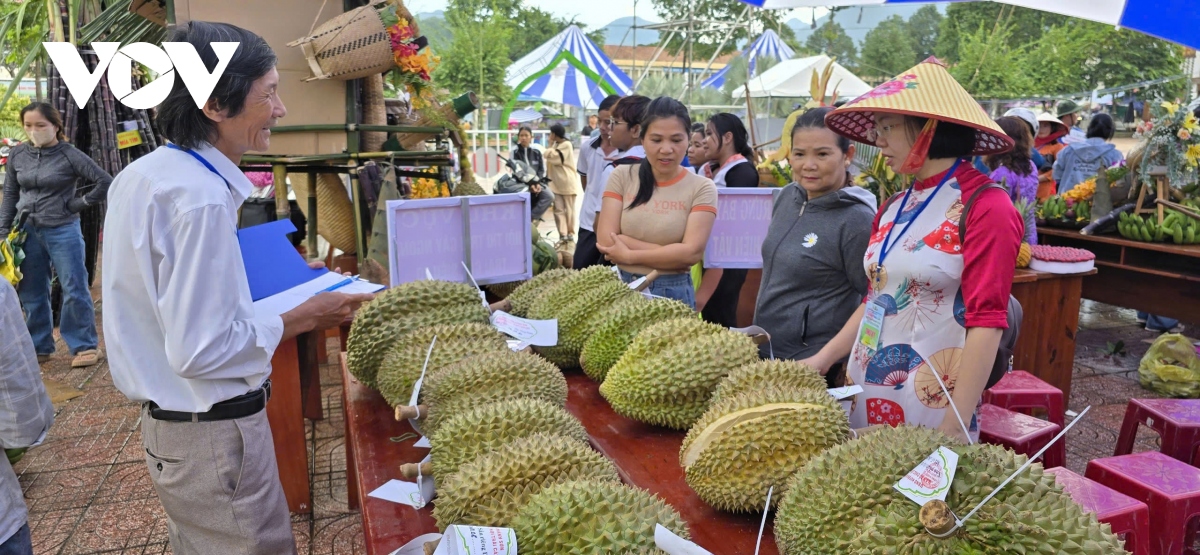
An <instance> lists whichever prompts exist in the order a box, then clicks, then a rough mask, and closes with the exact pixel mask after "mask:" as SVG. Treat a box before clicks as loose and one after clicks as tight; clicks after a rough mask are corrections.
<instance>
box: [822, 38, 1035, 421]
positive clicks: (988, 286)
mask: <svg viewBox="0 0 1200 555" xmlns="http://www.w3.org/2000/svg"><path fill="white" fill-rule="evenodd" d="M825 122H826V125H827V126H828V127H829V128H830V129H832V130H834V131H835V132H837V133H839V134H841V135H844V136H846V137H849V138H850V139H853V140H856V141H858V142H863V143H873V144H875V145H877V146H878V147H879V148H880V149H881V151H882V153H883V155H884V156H885V157H886V158H887V163H888V165H889V166H890V167H891V168H892V169H893V170H895V171H896V172H898V173H903V174H909V175H913V176H914V182H913V185H912V186H911V187H909V189H907V190H906V191H903V192H901V193H899V194H897V195H895V196H893V197H892V198H890V199H886V200H885V202H884V203H883V208H882V209H881V210H880V212H879V214H877V215H876V217H875V222H874V224H873V225H872V235H871V238H870V241H869V242H868V246H867V252H866V255H865V257H864V261H863V265H864V268H865V270H866V273H867V282H868V294H867V299H866V301H865V302H864V303H863V306H862V307H860V308H859V309H858V311H857V312H855V313H854V315H853V316H851V318H850V320H849V321H848V322H847V323H846V325H845V326H844V327H843V328H842V331H841V332H840V333H839V334H838V336H837V337H836V338H834V340H833V341H831V342H830V343H828V344H827V345H826V346H825V348H823V349H821V351H820V352H819V353H818V354H817V355H814V356H813V357H812V358H810V359H809V360H808V361H807V362H808V363H809V364H811V365H813V366H815V367H817V368H818V369H820V370H822V371H826V370H827V369H828V368H829V367H830V366H831V365H832V364H834V363H836V362H838V361H840V360H843V359H845V358H846V357H847V356H849V357H850V358H849V362H848V364H847V381H846V385H851V384H857V385H861V386H862V387H863V389H864V391H863V393H860V394H859V395H858V396H857V399H856V400H855V402H854V403H853V405H852V408H851V410H850V423H851V426H853V427H855V428H863V427H867V426H871V425H879V424H888V425H892V426H898V425H900V424H909V425H918V426H926V427H930V428H939V429H941V430H942V431H944V432H946V433H947V434H949V435H950V436H951V437H956V438H959V439H960V440H963V441H966V440H967V439H968V438H971V440H972V441H974V440H975V439H977V438H978V434H979V428H978V419H977V418H976V412H977V410H976V409H977V407H978V406H979V400H980V396H981V394H982V393H983V389H984V386H985V385H986V383H987V380H988V377H989V375H990V374H991V369H992V365H993V362H994V361H995V359H996V353H997V348H998V346H999V343H1000V337H1001V333H1002V330H1003V329H1004V328H1006V327H1007V308H1008V298H1009V292H1010V290H1011V288H1012V278H1013V271H1014V268H1015V267H1016V259H1017V251H1018V249H1019V247H1020V242H1021V237H1022V235H1023V233H1024V225H1023V223H1022V221H1021V217H1020V215H1019V214H1018V213H1017V211H1016V209H1015V208H1014V207H1013V205H1012V202H1011V201H1010V200H1009V196H1008V194H1007V193H1006V192H1005V191H1004V190H1003V188H989V187H988V185H990V184H992V181H991V179H989V178H988V177H987V176H985V175H983V174H981V173H979V171H977V170H976V169H975V168H973V167H972V166H971V164H970V162H969V161H968V160H967V159H969V158H970V157H971V156H975V155H986V154H996V153H1000V152H1005V151H1006V150H1008V149H1010V148H1012V146H1013V141H1012V139H1011V138H1009V137H1008V135H1006V134H1005V133H1004V131H1003V130H1002V129H1000V127H999V126H997V125H996V124H995V122H993V121H992V120H991V118H989V117H988V115H987V114H986V113H985V112H984V111H983V110H982V109H981V108H980V107H979V105H978V104H977V103H976V102H975V100H974V99H973V98H971V96H970V95H969V94H968V93H967V92H966V90H964V89H963V88H962V86H960V85H959V84H958V83H957V82H956V81H955V80H954V78H953V77H951V76H950V74H949V73H948V72H947V71H946V68H945V66H943V65H942V64H941V62H938V61H937V60H936V59H933V58H930V59H929V60H926V61H925V62H922V63H920V64H918V65H917V66H916V67H914V68H912V69H910V70H908V71H906V72H904V73H903V74H901V75H900V76H898V77H896V78H895V79H893V80H891V81H888V82H887V83H884V84H883V85H880V86H879V87H877V88H875V89H874V90H872V91H871V92H868V93H867V94H865V95H863V96H861V97H859V98H857V99H855V100H852V101H850V102H848V103H846V105H844V106H842V107H841V108H838V109H837V110H835V111H833V112H831V113H830V114H829V115H828V116H826V119H825ZM977 192H978V193H979V195H978V196H975V197H974V199H973V201H972V196H973V195H975V193H977ZM965 204H970V206H969V207H968V208H969V210H966V211H967V213H968V215H967V217H966V218H962V215H963V212H964V205H965ZM960 223H963V224H965V225H964V227H963V228H962V229H964V230H966V229H969V231H967V233H968V236H967V238H966V240H965V241H964V239H963V237H960V235H959V229H960V227H959V224H960ZM947 392H949V395H947ZM951 401H953V403H951ZM952 406H953V407H956V408H957V409H958V410H957V412H956V411H954V410H951V407H952Z"/></svg>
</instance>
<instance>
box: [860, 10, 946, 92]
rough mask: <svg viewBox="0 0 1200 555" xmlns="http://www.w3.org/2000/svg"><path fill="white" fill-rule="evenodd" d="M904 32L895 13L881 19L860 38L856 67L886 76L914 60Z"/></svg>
mask: <svg viewBox="0 0 1200 555" xmlns="http://www.w3.org/2000/svg"><path fill="white" fill-rule="evenodd" d="M928 7H932V6H928ZM908 33H909V30H908V24H907V23H905V22H904V19H903V18H901V17H900V16H898V15H893V16H892V17H889V18H887V19H885V20H883V22H881V23H880V24H879V26H877V27H875V28H874V29H871V31H870V32H869V33H867V37H866V38H865V39H863V45H862V55H861V56H860V57H859V63H858V65H859V71H861V72H863V73H868V72H870V73H874V74H877V75H879V76H881V77H883V78H885V79H886V78H889V77H892V76H893V75H896V74H899V73H900V72H902V71H904V70H906V69H908V68H910V67H912V66H913V65H914V64H916V62H917V61H918V60H917V54H916V52H914V51H913V47H912V45H911V42H910V40H911V37H910V36H909V34H908Z"/></svg>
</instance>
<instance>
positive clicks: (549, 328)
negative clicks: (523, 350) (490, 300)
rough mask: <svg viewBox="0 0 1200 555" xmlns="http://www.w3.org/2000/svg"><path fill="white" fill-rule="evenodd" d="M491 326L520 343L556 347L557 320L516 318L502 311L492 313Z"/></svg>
mask: <svg viewBox="0 0 1200 555" xmlns="http://www.w3.org/2000/svg"><path fill="white" fill-rule="evenodd" d="M491 318H492V326H495V328H496V329H498V330H500V331H501V332H502V333H505V334H507V335H510V336H512V337H514V338H516V339H519V340H521V342H523V343H526V344H529V345H537V346H538V347H553V346H555V345H558V320H529V319H526V318H518V317H516V316H513V315H512V314H509V313H507V312H505V311H503V310H497V311H496V312H493V313H492V316H491Z"/></svg>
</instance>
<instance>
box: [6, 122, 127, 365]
mask: <svg viewBox="0 0 1200 555" xmlns="http://www.w3.org/2000/svg"><path fill="white" fill-rule="evenodd" d="M21 123H22V124H23V125H24V127H25V134H26V135H28V136H29V141H30V142H28V143H23V144H20V145H17V146H16V147H15V148H14V149H13V151H12V154H11V156H10V157H9V159H8V165H7V166H6V170H5V172H6V173H5V179H4V200H3V203H0V237H7V236H8V232H9V230H10V229H12V226H13V223H14V220H15V219H16V218H17V216H18V214H28V219H27V220H26V221H25V231H26V232H27V233H28V235H27V236H26V238H25V261H24V262H22V263H21V273H23V274H24V277H23V278H22V279H21V283H20V286H19V290H18V292H19V293H20V297H21V305H22V306H23V307H24V308H25V326H26V327H27V328H29V334H30V335H32V336H33V346H34V349H35V350H36V351H37V356H38V362H46V361H47V360H49V359H50V357H51V356H52V355H54V350H55V345H54V323H53V317H52V312H51V308H50V268H51V267H53V268H54V271H55V272H56V273H57V275H58V282H59V284H61V285H62V291H63V304H62V318H61V320H60V321H59V330H60V331H61V333H62V337H63V341H65V342H66V344H67V347H68V348H69V349H70V351H71V354H72V355H74V357H75V358H74V359H73V360H72V361H71V366H72V367H76V368H78V367H83V366H92V365H94V364H96V363H98V362H100V359H101V357H102V354H101V353H100V351H99V349H98V344H97V343H98V339H97V337H96V316H95V313H94V312H93V309H92V296H91V293H90V292H89V291H88V275H87V268H86V267H85V266H84V246H83V232H82V231H81V230H80V227H79V212H80V211H81V210H83V209H84V208H87V207H89V206H93V205H96V204H98V203H100V202H101V201H103V200H104V198H105V195H106V194H107V192H108V184H109V183H111V182H112V176H110V175H108V174H107V173H105V172H104V170H103V169H101V168H100V166H98V165H97V164H96V162H95V161H93V160H92V159H91V158H89V157H88V156H87V155H86V154H84V153H82V152H80V151H79V150H77V149H76V148H75V147H73V146H71V145H70V144H68V143H67V142H66V137H65V136H64V135H63V130H62V129H63V125H62V118H61V116H59V114H58V110H55V109H54V107H53V106H51V105H49V104H46V103H44V102H35V103H33V104H30V105H28V106H26V107H25V108H23V109H21ZM81 183H82V184H89V185H92V188H91V191H89V192H88V194H87V195H86V196H82V197H79V196H76V194H75V193H76V186H77V185H80V184H81Z"/></svg>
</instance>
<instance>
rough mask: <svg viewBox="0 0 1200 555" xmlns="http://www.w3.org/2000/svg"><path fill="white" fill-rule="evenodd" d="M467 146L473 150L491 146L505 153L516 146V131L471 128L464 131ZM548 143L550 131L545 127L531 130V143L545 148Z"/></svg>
mask: <svg viewBox="0 0 1200 555" xmlns="http://www.w3.org/2000/svg"><path fill="white" fill-rule="evenodd" d="M466 134H467V137H466V140H467V148H469V149H470V152H475V151H476V150H479V149H481V148H484V147H491V148H494V149H496V150H499V151H500V153H501V154H505V155H507V154H506V153H507V152H508V151H509V150H511V149H512V148H513V147H514V146H516V144H517V143H516V141H517V131H516V130H515V129H514V130H511V131H510V130H508V129H484V130H478V129H471V130H468V131H467V132H466ZM549 143H550V132H549V131H547V130H545V129H535V130H534V131H533V144H535V145H539V146H540V147H541V148H546V145H547V144H549Z"/></svg>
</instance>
